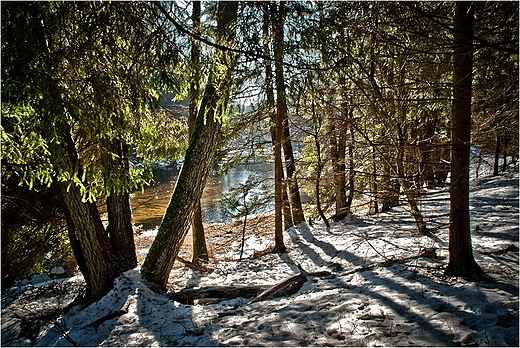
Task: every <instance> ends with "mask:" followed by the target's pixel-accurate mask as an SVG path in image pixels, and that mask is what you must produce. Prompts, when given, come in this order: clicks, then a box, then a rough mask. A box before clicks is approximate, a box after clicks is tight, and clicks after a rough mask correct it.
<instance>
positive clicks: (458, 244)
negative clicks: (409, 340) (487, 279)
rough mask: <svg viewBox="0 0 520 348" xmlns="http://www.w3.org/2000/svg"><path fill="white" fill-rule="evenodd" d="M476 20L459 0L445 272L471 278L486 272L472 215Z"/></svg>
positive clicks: (456, 19)
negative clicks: (475, 239) (477, 252)
mask: <svg viewBox="0 0 520 348" xmlns="http://www.w3.org/2000/svg"><path fill="white" fill-rule="evenodd" d="M473 20H474V8H473V3H472V2H465V1H457V3H456V11H455V29H456V31H455V33H454V44H455V56H454V59H455V60H454V71H453V82H454V83H453V113H452V121H451V123H452V131H451V143H452V149H451V191H450V222H449V261H448V268H447V269H446V274H448V275H451V276H462V277H468V278H477V277H479V276H480V275H481V274H482V273H483V271H482V269H481V268H480V266H479V265H478V264H477V262H476V261H475V259H474V257H473V248H472V246H471V232H470V218H469V159H470V158H469V156H470V140H471V83H472V68H473V59H472V51H473V42H472V39H471V37H472V36H473Z"/></svg>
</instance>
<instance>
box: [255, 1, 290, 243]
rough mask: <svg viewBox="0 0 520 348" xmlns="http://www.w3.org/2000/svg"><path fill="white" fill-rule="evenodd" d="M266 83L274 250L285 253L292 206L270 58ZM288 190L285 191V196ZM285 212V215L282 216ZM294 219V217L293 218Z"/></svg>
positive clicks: (266, 12) (265, 39)
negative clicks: (286, 198) (285, 178)
mask: <svg viewBox="0 0 520 348" xmlns="http://www.w3.org/2000/svg"><path fill="white" fill-rule="evenodd" d="M273 7H274V4H273V3H265V7H264V16H263V17H264V18H263V23H262V31H263V49H264V54H265V55H270V49H269V23H270V18H269V16H270V15H272V13H273V11H274V10H273ZM265 85H266V95H267V108H268V110H269V118H270V120H271V138H272V142H273V153H274V243H275V245H274V251H275V252H277V253H283V252H285V251H286V248H285V245H284V242H283V228H284V226H283V222H284V219H283V216H285V221H286V222H287V220H288V218H290V217H291V213H290V208H289V209H287V208H288V207H287V206H286V205H285V204H284V192H283V190H284V189H285V185H284V183H283V166H282V146H281V141H282V140H281V125H279V124H278V118H277V117H276V115H275V113H274V102H275V101H274V91H273V74H272V66H271V61H270V60H265ZM286 195H287V191H285V196H286ZM287 210H288V211H287ZM282 214H283V216H282ZM291 220H292V219H291Z"/></svg>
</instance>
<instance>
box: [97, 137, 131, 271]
mask: <svg viewBox="0 0 520 348" xmlns="http://www.w3.org/2000/svg"><path fill="white" fill-rule="evenodd" d="M102 143H103V145H104V146H103V149H102V161H103V167H104V168H103V169H104V175H105V189H106V190H108V191H107V198H106V201H107V213H108V227H107V232H108V234H109V237H110V244H111V246H112V251H113V254H114V262H115V267H116V270H117V272H118V273H119V272H124V271H127V270H129V269H132V268H134V267H136V266H137V255H136V252H135V243H134V230H133V227H132V210H131V208H130V197H129V194H128V188H127V187H125V185H127V184H128V182H129V180H130V165H129V161H128V145H127V144H126V143H124V142H122V141H120V140H118V139H111V140H109V139H104V140H102ZM115 185H117V186H119V187H121V186H123V188H122V189H115V187H117V186H115Z"/></svg>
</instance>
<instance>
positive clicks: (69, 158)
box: [50, 121, 116, 301]
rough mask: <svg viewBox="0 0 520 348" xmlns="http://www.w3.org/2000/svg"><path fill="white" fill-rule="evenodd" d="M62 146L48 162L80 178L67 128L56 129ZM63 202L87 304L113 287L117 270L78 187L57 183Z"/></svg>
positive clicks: (92, 210) (103, 233) (92, 205)
mask: <svg viewBox="0 0 520 348" xmlns="http://www.w3.org/2000/svg"><path fill="white" fill-rule="evenodd" d="M58 124H59V121H58V122H56V125H55V126H57V127H61V128H60V129H58V131H59V132H60V133H61V134H60V136H61V137H62V139H61V140H62V141H63V143H60V144H55V143H54V144H52V146H51V147H50V148H51V158H52V160H53V162H54V163H57V164H58V165H62V166H63V168H64V169H65V170H67V171H68V172H70V173H76V175H78V176H81V172H82V168H81V166H80V164H79V157H78V153H77V151H76V147H75V144H74V141H73V139H72V135H71V134H70V128H69V126H68V125H66V124H61V125H58ZM60 186H61V189H62V192H63V200H64V201H65V204H66V206H67V209H68V212H67V214H68V216H69V217H70V220H69V224H71V225H70V227H72V228H71V230H72V231H71V230H69V233H73V235H72V236H71V237H72V238H71V242H72V243H74V244H75V245H76V246H78V243H79V247H80V248H79V249H78V248H76V256H80V258H79V259H78V264H81V265H83V270H82V271H83V272H85V273H84V276H85V281H86V282H87V294H86V298H87V300H88V301H97V300H99V299H101V297H103V296H104V295H105V294H106V293H108V291H110V289H111V288H112V286H113V281H114V279H115V276H116V270H115V266H114V262H113V255H112V252H111V248H110V241H109V239H108V235H107V233H106V231H105V228H104V227H103V223H102V221H101V217H100V215H99V211H98V209H97V206H96V204H95V203H93V202H84V201H83V196H82V193H81V190H80V187H79V186H78V185H76V184H75V183H72V182H60Z"/></svg>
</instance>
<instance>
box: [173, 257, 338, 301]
mask: <svg viewBox="0 0 520 348" xmlns="http://www.w3.org/2000/svg"><path fill="white" fill-rule="evenodd" d="M298 268H299V270H300V273H299V274H297V275H294V276H292V277H290V278H288V279H285V280H283V281H281V282H279V283H278V284H275V285H272V284H267V285H231V286H210V287H206V288H199V289H193V288H187V289H183V290H181V291H178V292H172V293H169V294H167V296H168V298H170V299H172V300H174V301H177V302H180V303H184V304H194V303H195V301H196V300H204V301H203V302H204V303H215V302H220V301H223V300H226V299H232V298H237V297H243V298H252V300H251V302H258V301H264V300H267V299H270V298H275V297H285V296H291V295H293V294H295V293H297V292H298V291H299V290H300V289H301V288H302V286H303V284H304V283H305V282H306V281H307V280H308V279H309V278H308V277H309V276H328V275H331V273H330V272H315V273H308V272H307V271H305V270H304V269H303V268H302V267H301V266H300V265H298Z"/></svg>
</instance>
